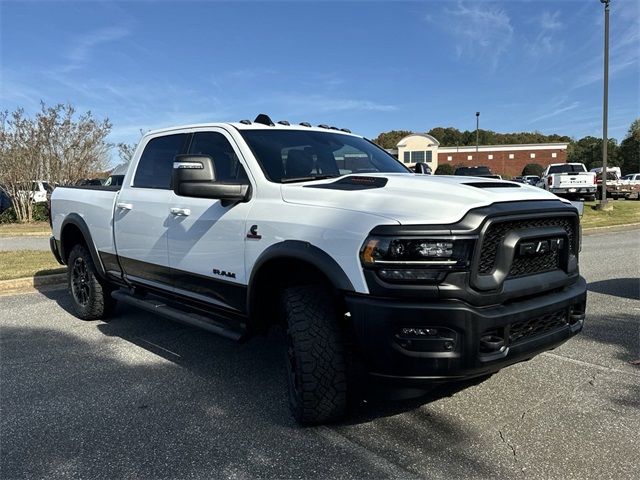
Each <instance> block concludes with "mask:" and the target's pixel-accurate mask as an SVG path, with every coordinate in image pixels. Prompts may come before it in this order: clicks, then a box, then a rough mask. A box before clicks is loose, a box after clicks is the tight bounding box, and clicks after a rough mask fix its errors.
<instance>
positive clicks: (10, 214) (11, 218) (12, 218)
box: [0, 207, 18, 225]
mask: <svg viewBox="0 0 640 480" xmlns="http://www.w3.org/2000/svg"><path fill="white" fill-rule="evenodd" d="M17 221H18V217H16V211H15V210H14V209H13V207H9V208H7V209H6V210H5V211H4V212H2V213H0V225H4V224H5V223H16V222H17Z"/></svg>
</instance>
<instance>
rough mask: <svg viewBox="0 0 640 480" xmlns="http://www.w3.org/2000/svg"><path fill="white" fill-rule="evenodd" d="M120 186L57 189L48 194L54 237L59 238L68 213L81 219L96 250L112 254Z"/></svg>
mask: <svg viewBox="0 0 640 480" xmlns="http://www.w3.org/2000/svg"><path fill="white" fill-rule="evenodd" d="M119 190H120V187H119V186H108V187H105V186H102V185H94V186H83V187H76V186H74V187H57V188H56V189H55V190H54V191H53V193H52V194H51V212H53V218H52V219H51V222H52V227H53V235H54V237H55V238H61V237H60V232H61V228H62V223H63V221H64V219H65V218H66V217H67V216H68V215H70V214H76V215H79V216H80V217H82V219H83V220H84V221H85V223H86V224H87V226H88V227H89V230H90V231H91V237H92V240H93V242H94V244H95V247H96V250H98V251H102V252H108V253H113V254H115V253H116V251H115V245H114V241H113V226H112V220H113V210H114V204H115V201H116V198H117V196H118V191H119Z"/></svg>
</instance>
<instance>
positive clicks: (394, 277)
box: [378, 269, 445, 282]
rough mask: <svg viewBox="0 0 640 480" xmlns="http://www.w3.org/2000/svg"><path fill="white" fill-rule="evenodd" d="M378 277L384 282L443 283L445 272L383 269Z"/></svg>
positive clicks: (379, 271)
mask: <svg viewBox="0 0 640 480" xmlns="http://www.w3.org/2000/svg"><path fill="white" fill-rule="evenodd" d="M378 275H379V276H380V278H382V279H384V280H390V281H401V282H402V281H405V282H413V281H425V280H427V281H441V280H442V279H443V278H444V276H445V272H442V271H440V270H426V269H423V270H417V269H416V270H404V269H402V270H400V269H398V270H395V269H394V270H391V269H383V270H378Z"/></svg>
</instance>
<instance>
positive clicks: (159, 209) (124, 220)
mask: <svg viewBox="0 0 640 480" xmlns="http://www.w3.org/2000/svg"><path fill="white" fill-rule="evenodd" d="M189 138H190V134H187V133H178V134H173V135H162V136H157V137H153V138H151V139H150V140H149V141H148V142H147V144H146V146H145V147H144V150H143V152H142V155H141V157H140V160H139V161H138V164H137V167H136V171H135V174H134V176H133V179H132V180H131V181H129V180H128V181H129V182H130V183H129V184H127V185H125V186H123V188H122V190H121V191H120V193H119V195H118V199H117V202H116V209H115V213H114V235H115V243H116V251H117V253H118V257H119V260H120V265H121V266H122V269H123V270H124V273H125V275H126V277H127V278H128V279H129V280H131V281H134V282H139V283H142V284H146V285H149V286H154V287H160V288H164V289H167V290H170V289H172V280H171V275H170V270H169V253H168V249H167V242H168V238H169V237H168V231H169V225H170V224H169V217H170V213H169V202H170V200H171V196H172V195H173V192H172V191H171V174H172V169H173V158H174V157H175V156H176V155H178V154H180V153H182V152H184V150H185V148H186V145H187V142H188V139H189Z"/></svg>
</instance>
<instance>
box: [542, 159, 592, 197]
mask: <svg viewBox="0 0 640 480" xmlns="http://www.w3.org/2000/svg"><path fill="white" fill-rule="evenodd" d="M538 187H540V188H543V189H545V190H548V191H549V192H551V193H555V194H556V195H557V196H559V197H564V198H570V199H579V198H585V199H587V200H595V195H596V188H597V185H596V174H595V173H593V172H588V171H587V167H585V166H584V164H583V163H552V164H551V165H549V166H548V167H547V168H545V169H544V171H543V172H542V177H540V181H539V182H538Z"/></svg>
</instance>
